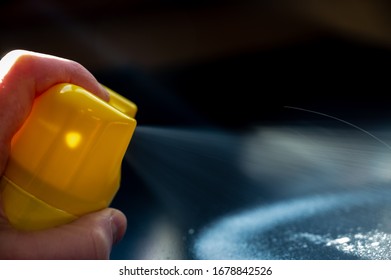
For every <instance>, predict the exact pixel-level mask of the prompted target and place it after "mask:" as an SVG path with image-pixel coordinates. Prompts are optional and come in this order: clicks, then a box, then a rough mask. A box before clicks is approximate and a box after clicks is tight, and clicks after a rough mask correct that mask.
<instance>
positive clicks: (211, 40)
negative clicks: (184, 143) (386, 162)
mask: <svg viewBox="0 0 391 280" xmlns="http://www.w3.org/2000/svg"><path fill="white" fill-rule="evenodd" d="M312 2H313V1H306V0H302V1H299V2H296V1H289V0H280V1H251V0H244V1H216V0H214V1H175V0H171V1H159V0H137V1H135V0H134V1H121V0H112V1H90V0H88V1H45V0H39V1H1V4H0V5H1V11H2V17H1V19H0V24H1V34H2V39H1V42H0V52H1V53H2V54H4V53H5V52H7V51H9V50H11V49H15V48H23V49H30V50H35V51H39V52H45V53H50V54H54V55H58V56H62V57H66V58H70V59H74V60H76V61H78V62H80V63H81V64H83V65H84V66H86V67H87V68H88V69H89V70H90V71H91V72H93V73H94V74H95V75H96V76H97V77H98V78H99V79H100V80H101V82H102V83H105V84H107V85H108V86H109V87H112V88H113V89H114V90H117V91H118V92H120V93H121V94H123V95H126V96H128V97H129V98H131V99H132V100H134V101H135V102H136V103H137V104H138V106H139V107H140V109H139V115H138V120H139V122H140V124H163V123H164V124H182V123H183V124H185V125H189V124H191V123H199V122H206V123H208V124H211V123H212V124H217V125H222V126H225V127H227V128H234V129H237V128H239V129H241V128H243V127H244V126H247V125H249V124H250V125H251V124H254V123H257V124H258V123H264V122H270V121H271V122H274V121H276V120H277V121H280V120H286V119H289V120H291V119H292V118H295V117H298V118H301V117H304V118H307V117H308V118H311V115H307V114H304V115H303V114H302V113H298V112H293V111H292V110H287V109H284V108H283V106H297V107H303V108H307V109H311V110H315V111H316V110H318V111H321V112H323V113H327V114H332V115H335V116H337V117H340V118H345V119H348V120H353V119H359V120H360V121H363V122H365V121H371V120H388V118H389V117H390V113H389V111H390V110H388V108H389V106H388V104H389V102H388V93H389V92H390V82H389V71H388V69H389V67H390V65H391V64H390V62H391V55H390V52H391V51H390V48H391V35H390V34H391V28H390V26H391V23H390V21H391V20H390V17H389V11H390V10H391V9H390V4H389V2H388V1H382V0H376V1H349V0H345V1H338V2H335V3H334V2H333V3H331V2H330V3H329V1H317V4H314V3H312ZM158 91H161V92H160V93H159V94H156V92H158ZM168 96H169V97H168ZM176 102H182V103H181V104H182V105H178V103H176ZM162 105H163V106H162ZM170 106H174V107H173V108H172V107H170ZM179 107H183V108H179ZM189 110H194V111H195V112H196V115H197V117H194V115H192V114H190V113H189Z"/></svg>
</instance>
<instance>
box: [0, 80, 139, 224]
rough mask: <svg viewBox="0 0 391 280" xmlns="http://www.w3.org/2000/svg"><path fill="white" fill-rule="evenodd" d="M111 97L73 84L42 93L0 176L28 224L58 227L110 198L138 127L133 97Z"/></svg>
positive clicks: (15, 212)
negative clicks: (103, 98) (98, 95)
mask: <svg viewBox="0 0 391 280" xmlns="http://www.w3.org/2000/svg"><path fill="white" fill-rule="evenodd" d="M107 90H108V91H109V93H110V101H109V102H105V101H103V100H102V99H100V98H98V97H96V96H95V95H93V94H92V93H90V92H88V91H86V90H84V89H83V88H81V87H79V86H76V85H73V84H58V85H55V86H54V87H52V88H50V89H49V90H48V91H47V92H45V93H43V94H42V95H41V96H39V97H38V98H37V99H36V100H35V102H34V105H33V108H32V111H31V113H30V115H29V116H28V118H27V119H26V121H25V123H24V124H23V126H22V127H21V129H20V130H19V131H18V132H17V133H16V135H15V136H14V137H13V139H12V143H11V154H10V157H9V161H8V164H7V167H6V169H5V171H4V174H3V177H2V178H1V180H0V191H1V199H2V204H3V210H4V213H5V215H6V216H7V218H8V220H9V221H10V223H11V224H12V225H13V226H14V227H16V228H18V229H21V230H40V229H45V228H50V227H55V226H58V225H61V224H64V223H68V222H71V221H73V220H74V219H76V218H78V217H80V216H82V215H84V214H87V213H90V212H93V211H97V210H100V209H103V208H105V207H107V206H109V204H110V203H111V201H112V199H113V198H114V196H115V194H116V193H117V191H118V188H119V186H120V178H121V164H122V159H123V157H124V154H125V151H126V149H127V147H128V145H129V142H130V139H131V138H132V135H133V132H134V130H135V128H136V120H135V114H136V112H137V107H136V105H135V104H134V103H132V102H131V101H129V100H127V99H126V98H124V97H122V96H121V95H119V94H117V93H115V92H114V91H112V90H110V89H107Z"/></svg>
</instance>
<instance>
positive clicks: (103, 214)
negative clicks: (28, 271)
mask: <svg viewBox="0 0 391 280" xmlns="http://www.w3.org/2000/svg"><path fill="white" fill-rule="evenodd" d="M126 225H127V221H126V217H125V215H124V214H123V213H122V212H120V211H119V210H116V209H113V208H107V209H104V210H101V211H98V212H94V213H91V214H87V215H85V216H83V217H81V218H79V219H77V220H76V221H74V222H72V223H69V224H66V225H63V226H59V227H56V228H52V229H48V230H43V231H36V232H21V231H17V230H15V229H13V228H11V227H9V228H8V229H4V227H2V228H0V252H3V253H4V252H7V253H6V254H7V255H6V256H0V258H7V259H109V258H110V253H111V249H112V246H113V245H114V244H115V243H117V242H118V241H120V240H121V239H122V237H123V235H124V234H125V231H126ZM7 247H8V248H7Z"/></svg>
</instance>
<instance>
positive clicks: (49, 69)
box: [0, 50, 127, 259]
mask: <svg viewBox="0 0 391 280" xmlns="http://www.w3.org/2000/svg"><path fill="white" fill-rule="evenodd" d="M63 82H68V83H73V84H76V85H79V86H81V87H83V88H85V89H86V90H88V91H90V92H92V93H94V94H96V95H97V96H98V97H100V98H102V99H103V100H106V101H108V100H109V95H108V93H107V91H106V90H105V89H104V88H103V87H102V86H101V85H100V84H99V82H98V81H97V80H96V79H95V78H94V76H93V75H92V74H91V73H90V72H89V71H88V70H87V69H86V68H84V67H83V66H82V65H80V64H79V63H77V62H75V61H72V60H67V59H63V58H60V57H56V56H51V55H46V54H41V53H35V52H30V51H25V50H14V51H11V52H9V53H7V54H6V55H5V56H4V57H3V58H2V59H1V60H0V174H3V172H4V169H5V166H6V164H7V159H8V155H9V151H10V143H11V139H12V137H13V135H14V134H15V132H16V131H17V130H18V129H19V128H20V126H21V125H22V124H23V122H24V120H25V119H26V117H27V116H28V114H29V112H30V110H31V107H32V105H33V101H34V99H35V98H36V97H37V96H39V95H40V94H42V93H43V92H45V91H46V90H47V89H49V88H50V87H51V86H53V85H55V84H58V83H63ZM126 227H127V221H126V217H125V215H124V214H123V213H122V212H121V211H119V210H117V209H113V208H107V209H104V210H101V211H98V212H94V213H91V214H88V215H85V216H83V217H81V218H79V219H77V220H76V221H74V222H72V223H70V224H67V225H63V226H59V227H56V228H52V229H48V230H43V231H36V232H25V231H19V230H16V229H14V228H13V227H12V226H11V225H10V224H9V222H8V220H7V218H6V217H5V215H4V213H3V211H2V206H1V197H0V259H109V258H110V253H111V249H112V246H113V245H114V244H115V243H116V242H118V241H119V240H121V239H122V237H123V235H124V234H125V231H126Z"/></svg>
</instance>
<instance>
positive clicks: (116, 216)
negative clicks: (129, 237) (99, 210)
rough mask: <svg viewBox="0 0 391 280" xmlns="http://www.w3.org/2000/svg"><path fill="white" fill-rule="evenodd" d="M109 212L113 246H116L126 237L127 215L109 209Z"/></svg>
mask: <svg viewBox="0 0 391 280" xmlns="http://www.w3.org/2000/svg"><path fill="white" fill-rule="evenodd" d="M108 211H110V225H111V233H112V237H113V244H116V243H118V242H119V241H121V240H122V238H123V237H124V235H125V232H126V228H127V219H126V216H125V214H124V213H122V212H121V211H119V210H117V209H114V208H109V209H108Z"/></svg>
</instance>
